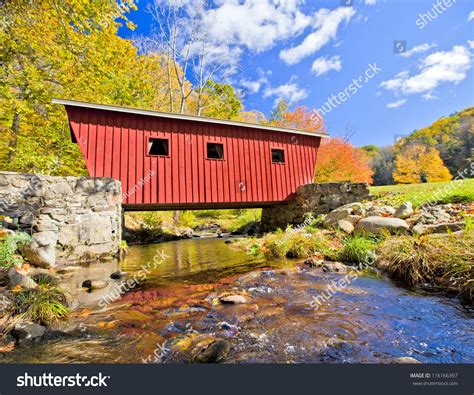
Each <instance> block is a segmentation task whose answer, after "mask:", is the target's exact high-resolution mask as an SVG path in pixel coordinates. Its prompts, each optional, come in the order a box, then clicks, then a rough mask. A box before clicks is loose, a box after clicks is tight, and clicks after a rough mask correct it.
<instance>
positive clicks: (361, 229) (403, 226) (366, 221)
mask: <svg viewBox="0 0 474 395" xmlns="http://www.w3.org/2000/svg"><path fill="white" fill-rule="evenodd" d="M408 229H409V226H408V224H407V223H406V221H404V220H403V219H400V218H387V217H375V216H373V217H367V218H363V219H361V220H360V221H359V222H358V223H357V225H356V227H355V232H356V233H373V234H380V233H382V232H384V231H388V232H390V233H391V234H396V233H404V232H406V231H408Z"/></svg>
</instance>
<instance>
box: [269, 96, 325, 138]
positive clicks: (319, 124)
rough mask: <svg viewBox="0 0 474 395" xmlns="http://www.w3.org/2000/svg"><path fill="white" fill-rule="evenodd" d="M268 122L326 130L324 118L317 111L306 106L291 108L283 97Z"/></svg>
mask: <svg viewBox="0 0 474 395" xmlns="http://www.w3.org/2000/svg"><path fill="white" fill-rule="evenodd" d="M268 124H269V125H272V126H281V127H286V128H291V129H298V130H307V131H310V132H319V133H325V132H326V129H325V127H324V120H323V119H322V117H321V116H320V115H319V114H318V113H317V112H315V111H311V110H309V109H308V108H306V107H304V106H298V107H295V108H291V107H290V105H289V104H288V102H286V101H285V100H283V99H281V100H280V101H279V102H278V104H277V106H276V107H275V109H274V110H273V111H272V113H271V115H270V119H269V121H268Z"/></svg>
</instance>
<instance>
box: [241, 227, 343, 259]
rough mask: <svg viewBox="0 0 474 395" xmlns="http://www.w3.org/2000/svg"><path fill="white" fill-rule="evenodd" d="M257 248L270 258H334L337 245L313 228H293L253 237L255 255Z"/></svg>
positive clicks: (251, 246)
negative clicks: (258, 237)
mask: <svg viewBox="0 0 474 395" xmlns="http://www.w3.org/2000/svg"><path fill="white" fill-rule="evenodd" d="M257 249H258V250H259V251H260V253H261V254H263V255H265V256H266V257H268V258H284V257H286V258H308V257H312V256H315V255H317V256H319V257H321V258H327V259H332V258H333V257H334V256H335V252H334V251H335V247H334V245H333V243H332V241H331V239H330V238H328V237H327V235H326V234H324V233H323V232H321V231H319V230H314V229H312V228H302V229H293V228H291V227H290V226H289V227H288V228H287V229H286V230H285V231H283V230H281V229H279V230H277V231H276V232H273V233H267V234H266V235H265V236H264V237H262V238H260V239H252V241H251V242H250V252H251V253H252V254H254V255H255V253H256V252H257Z"/></svg>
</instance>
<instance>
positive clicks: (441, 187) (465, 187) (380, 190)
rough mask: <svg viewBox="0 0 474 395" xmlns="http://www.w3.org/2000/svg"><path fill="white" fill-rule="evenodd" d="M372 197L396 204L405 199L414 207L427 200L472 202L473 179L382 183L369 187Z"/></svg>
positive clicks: (473, 195) (473, 198)
mask: <svg viewBox="0 0 474 395" xmlns="http://www.w3.org/2000/svg"><path fill="white" fill-rule="evenodd" d="M461 181H462V182H461ZM370 193H371V194H372V195H374V198H375V199H376V200H378V201H380V202H382V203H384V204H388V205H392V206H397V205H400V204H402V203H404V202H406V201H410V202H412V203H413V205H414V206H415V207H418V206H421V205H423V204H426V203H429V202H437V203H438V204H446V203H468V202H474V179H472V178H471V179H465V180H460V181H452V182H432V183H425V184H408V185H401V184H400V185H384V186H378V187H370Z"/></svg>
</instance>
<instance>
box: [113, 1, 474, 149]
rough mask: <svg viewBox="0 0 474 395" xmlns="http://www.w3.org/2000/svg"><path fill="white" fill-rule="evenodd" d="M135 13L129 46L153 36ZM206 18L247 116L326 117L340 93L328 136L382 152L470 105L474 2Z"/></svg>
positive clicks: (288, 9)
mask: <svg viewBox="0 0 474 395" xmlns="http://www.w3.org/2000/svg"><path fill="white" fill-rule="evenodd" d="M160 1H164V0H160ZM182 1H183V0H182ZM186 1H188V2H189V1H190V0H184V3H186ZM343 2H346V4H348V6H342V4H341V3H343ZM190 4H192V2H191V3H190ZM194 4H195V3H194ZM137 5H138V8H139V9H138V11H135V12H132V14H130V15H129V19H130V20H132V21H133V22H134V23H135V24H136V25H137V26H138V27H137V29H136V30H135V31H134V32H131V31H130V30H128V29H126V28H121V29H120V31H119V34H120V35H121V36H123V37H125V38H132V37H134V36H135V35H145V36H146V35H148V34H150V31H151V29H152V26H153V20H152V18H151V16H150V15H149V14H148V13H146V12H145V5H146V1H145V0H140V1H139V2H138V3H137ZM207 16H209V20H210V19H212V29H211V30H210V32H211V35H213V37H214V45H215V48H216V51H220V52H219V53H225V54H226V56H227V57H228V62H229V66H228V69H233V70H234V72H233V73H232V74H231V75H229V76H227V79H228V81H229V82H231V83H232V84H233V85H234V86H235V87H237V88H238V89H239V90H240V92H241V94H242V97H243V103H244V105H245V109H246V110H252V109H255V110H258V111H261V112H263V113H264V114H265V115H266V116H268V114H269V113H270V111H271V110H272V107H273V106H274V104H275V102H276V100H277V99H278V98H285V99H287V100H289V101H292V103H293V104H295V105H297V104H300V105H305V106H307V107H309V108H311V109H313V108H315V109H320V108H323V109H324V108H326V109H327V108H328V107H327V106H326V107H323V105H324V103H325V102H326V101H327V99H328V98H330V97H331V96H332V95H336V96H337V95H338V93H339V92H344V91H345V94H343V97H345V100H344V101H342V100H343V99H342V98H341V100H338V102H339V104H337V103H336V104H335V102H334V100H333V101H332V102H333V104H334V106H332V107H331V110H330V111H327V114H326V116H325V119H326V125H327V127H328V130H329V133H330V134H331V135H333V136H338V135H340V136H344V135H346V134H347V133H350V134H351V141H352V142H353V143H354V144H355V145H357V146H362V145H366V144H375V145H379V146H381V145H387V144H392V143H393V142H394V140H395V139H396V137H397V136H399V135H405V134H409V133H410V132H412V131H413V130H415V129H417V128H421V127H424V126H427V125H429V124H431V123H432V122H433V121H435V120H436V119H438V118H439V117H441V116H444V115H449V114H452V113H453V112H455V111H458V110H461V109H463V108H466V107H468V106H472V105H474V79H473V77H474V76H473V68H472V57H473V53H474V2H473V1H471V0H436V1H433V0H352V1H351V0H332V1H309V0H307V1H306V2H303V1H298V0H215V2H214V3H213V4H212V6H211V8H210V9H209V10H208V11H207ZM395 41H399V42H398V44H397V43H395ZM395 47H396V48H395ZM397 51H399V52H400V53H397ZM370 65H372V71H369V72H368V75H369V76H370V77H371V78H367V81H365V78H364V76H365V72H366V70H368V69H370ZM374 69H375V70H377V71H376V73H374V72H373V70H374ZM359 76H361V77H362V78H361V79H360V80H358V78H359ZM354 79H355V80H357V81H359V82H358V83H357V84H356V85H354V83H353V80H354ZM351 84H352V88H351V87H350V86H351Z"/></svg>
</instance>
